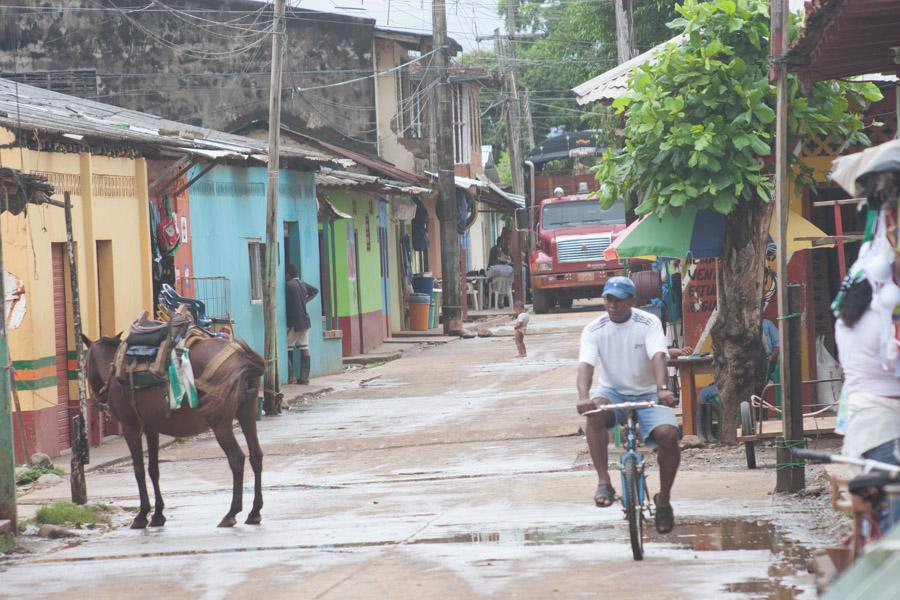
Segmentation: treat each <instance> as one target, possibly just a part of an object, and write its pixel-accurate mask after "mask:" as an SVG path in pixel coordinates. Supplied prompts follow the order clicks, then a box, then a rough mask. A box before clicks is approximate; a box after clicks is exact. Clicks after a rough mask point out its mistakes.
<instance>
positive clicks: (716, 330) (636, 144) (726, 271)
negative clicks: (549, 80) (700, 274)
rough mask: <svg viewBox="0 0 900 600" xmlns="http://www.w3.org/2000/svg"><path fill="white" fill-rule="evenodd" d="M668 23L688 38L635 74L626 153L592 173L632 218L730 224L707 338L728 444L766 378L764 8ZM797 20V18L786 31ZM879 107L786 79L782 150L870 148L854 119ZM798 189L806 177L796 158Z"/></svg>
mask: <svg viewBox="0 0 900 600" xmlns="http://www.w3.org/2000/svg"><path fill="white" fill-rule="evenodd" d="M677 10H678V13H679V14H680V18H678V19H676V20H674V21H672V22H671V23H670V24H669V26H670V27H671V28H672V29H674V30H681V31H683V33H684V36H685V37H684V39H683V41H682V42H681V43H680V44H677V45H676V44H675V43H673V44H672V45H671V46H670V47H669V48H668V49H667V50H666V51H665V52H662V53H660V54H659V56H658V57H657V58H656V60H655V61H653V62H651V63H647V64H645V65H644V66H642V67H641V68H639V69H637V70H636V71H635V72H634V73H633V74H632V76H631V79H630V81H629V91H628V93H627V94H626V95H625V96H624V97H622V98H620V99H619V100H617V101H616V102H614V103H613V106H614V107H615V108H617V109H618V110H619V111H620V112H621V113H623V114H624V115H625V117H626V124H625V136H626V141H625V147H624V149H623V150H622V151H621V152H620V153H615V152H612V151H608V152H607V153H606V155H605V156H604V159H605V160H602V161H600V164H599V165H598V167H597V169H596V172H597V178H598V180H599V181H600V183H601V185H602V191H601V201H602V202H603V203H604V204H605V205H609V204H611V203H612V202H614V201H615V199H616V198H619V197H622V196H624V197H625V198H626V199H629V200H630V199H632V198H634V199H635V202H634V203H635V204H637V206H636V208H635V211H636V212H637V213H638V214H639V215H644V214H649V213H653V212H655V213H656V214H658V215H664V214H665V213H667V212H669V211H672V212H676V211H679V210H681V209H682V208H683V207H686V206H691V207H695V208H712V209H714V210H716V211H718V212H720V213H722V214H724V215H727V216H726V225H725V249H724V256H723V257H722V260H721V262H720V268H719V271H718V273H719V274H718V282H717V283H718V318H717V320H716V324H715V325H714V327H713V329H712V332H711V334H712V343H713V352H714V357H715V359H714V360H715V363H714V364H715V370H716V383H717V385H718V388H719V395H720V396H721V398H722V400H723V412H724V433H725V435H726V437H731V438H732V439H733V437H734V432H735V430H736V428H737V425H738V421H739V403H740V401H742V400H746V399H747V398H749V397H750V395H751V394H754V393H757V392H758V391H759V389H760V384H761V383H762V381H763V378H764V364H763V363H764V359H763V349H762V341H761V336H760V331H761V319H762V315H761V312H762V306H761V298H762V284H763V266H764V256H765V246H766V242H767V240H768V230H769V221H770V219H771V215H772V204H771V202H770V193H771V190H772V182H771V178H772V175H773V171H774V163H773V161H772V160H771V155H772V138H773V134H772V132H773V130H774V120H775V111H774V109H773V107H774V104H775V88H774V86H772V85H771V84H770V83H769V80H768V66H769V63H768V59H769V56H768V51H769V48H768V34H769V17H768V2H767V0H713V1H711V2H699V1H698V0H685V2H684V4H683V5H681V6H679V7H677ZM799 23H800V21H799V16H795V17H794V18H793V25H794V29H795V30H796V28H797V26H798V25H799ZM880 98H881V94H880V92H879V91H878V89H877V88H876V87H875V86H874V85H872V84H865V83H853V82H845V81H826V82H818V83H815V84H813V85H812V86H811V88H810V89H809V90H808V91H806V93H804V90H803V89H802V87H801V85H800V83H799V82H798V81H797V79H796V78H795V77H792V78H791V80H790V98H789V106H790V109H789V110H790V118H789V133H790V136H791V137H790V146H791V147H794V146H795V145H796V144H798V143H799V144H802V143H803V142H804V141H807V140H809V139H810V138H813V137H829V138H832V139H837V140H841V141H844V142H846V143H848V144H868V143H869V141H868V138H867V137H866V136H865V135H864V134H863V132H862V130H863V128H864V124H863V120H862V117H861V115H860V113H859V111H861V110H863V108H864V107H865V106H866V105H867V103H868V102H871V101H876V100H878V99H880ZM794 163H795V164H794V165H792V167H793V168H792V171H793V175H794V181H795V183H796V184H803V183H808V182H810V180H811V172H810V170H809V169H807V168H806V167H804V166H803V164H802V162H800V161H799V160H798V159H796V158H795V159H794Z"/></svg>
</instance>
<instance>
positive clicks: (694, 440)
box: [681, 435, 704, 448]
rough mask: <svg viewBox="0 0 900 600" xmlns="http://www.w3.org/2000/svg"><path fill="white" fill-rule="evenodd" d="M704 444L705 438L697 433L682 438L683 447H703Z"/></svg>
mask: <svg viewBox="0 0 900 600" xmlns="http://www.w3.org/2000/svg"><path fill="white" fill-rule="evenodd" d="M703 445H704V444H703V440H701V439H700V438H699V437H697V436H696V435H686V436H684V437H683V438H681V447H682V448H702V447H703Z"/></svg>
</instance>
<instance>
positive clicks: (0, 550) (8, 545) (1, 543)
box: [0, 535, 16, 554]
mask: <svg viewBox="0 0 900 600" xmlns="http://www.w3.org/2000/svg"><path fill="white" fill-rule="evenodd" d="M15 549H16V544H15V542H13V541H12V540H11V539H10V538H8V537H6V536H5V535H0V554H6V553H7V552H12V551H13V550H15Z"/></svg>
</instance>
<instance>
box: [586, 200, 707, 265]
mask: <svg viewBox="0 0 900 600" xmlns="http://www.w3.org/2000/svg"><path fill="white" fill-rule="evenodd" d="M724 241H725V217H724V216H723V215H721V214H719V213H717V212H716V211H714V210H712V209H699V210H698V209H696V208H690V207H687V208H682V209H681V211H680V212H679V213H678V214H677V215H675V214H672V213H666V214H665V215H664V216H663V217H658V216H656V215H648V216H646V217H644V218H643V219H641V220H640V221H636V222H635V223H632V224H631V225H629V226H628V227H627V228H626V229H625V230H623V231H622V233H620V234H619V235H618V236H617V237H616V239H615V241H614V242H613V243H612V244H610V246H609V248H607V249H606V251H605V252H604V256H603V257H604V258H605V259H606V260H617V259H619V258H635V257H648V256H665V257H668V258H685V257H687V256H690V257H692V258H712V257H717V256H722V251H723V247H724Z"/></svg>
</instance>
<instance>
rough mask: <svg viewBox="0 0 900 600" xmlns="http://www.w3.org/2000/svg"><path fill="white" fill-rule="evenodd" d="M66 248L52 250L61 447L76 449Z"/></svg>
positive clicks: (60, 246) (58, 427) (58, 421)
mask: <svg viewBox="0 0 900 600" xmlns="http://www.w3.org/2000/svg"><path fill="white" fill-rule="evenodd" d="M66 260H67V259H66V245H65V244H58V243H57V244H53V245H52V246H51V261H52V263H53V325H54V329H55V331H56V335H55V346H56V402H57V405H56V406H57V410H56V415H57V447H58V448H59V449H60V450H62V449H64V448H69V447H71V445H72V426H71V423H72V419H71V417H72V412H71V408H70V406H69V401H70V398H69V343H68V323H67V322H66V305H67V304H68V303H67V301H66Z"/></svg>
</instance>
